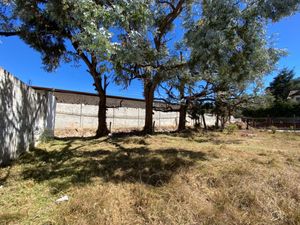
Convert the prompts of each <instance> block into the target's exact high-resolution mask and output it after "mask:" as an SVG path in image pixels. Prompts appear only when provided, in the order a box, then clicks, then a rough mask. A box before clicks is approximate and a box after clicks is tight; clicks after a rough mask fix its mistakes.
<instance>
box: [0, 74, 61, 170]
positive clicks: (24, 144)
mask: <svg viewBox="0 0 300 225" xmlns="http://www.w3.org/2000/svg"><path fill="white" fill-rule="evenodd" d="M54 120H55V98H54V96H52V95H51V94H46V95H41V94H38V93H36V92H35V91H34V90H33V89H32V88H30V87H28V86H27V85H25V84H24V83H22V82H21V81H20V80H18V79H16V78H15V77H13V76H12V75H11V74H10V73H8V72H6V71H5V70H3V69H2V68H0V165H5V164H7V163H9V161H10V160H12V159H15V158H17V157H18V156H19V155H20V154H21V153H22V152H24V151H26V150H28V148H29V147H30V146H31V145H34V143H36V142H37V141H38V140H39V138H40V136H41V135H42V134H43V133H44V131H45V130H48V134H49V135H51V133H53V130H54Z"/></svg>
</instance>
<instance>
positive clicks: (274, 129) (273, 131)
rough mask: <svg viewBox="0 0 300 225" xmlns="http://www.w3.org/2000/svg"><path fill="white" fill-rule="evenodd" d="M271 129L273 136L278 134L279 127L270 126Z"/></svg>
mask: <svg viewBox="0 0 300 225" xmlns="http://www.w3.org/2000/svg"><path fill="white" fill-rule="evenodd" d="M269 129H270V130H271V132H272V134H275V133H276V130H277V127H275V126H270V127H269Z"/></svg>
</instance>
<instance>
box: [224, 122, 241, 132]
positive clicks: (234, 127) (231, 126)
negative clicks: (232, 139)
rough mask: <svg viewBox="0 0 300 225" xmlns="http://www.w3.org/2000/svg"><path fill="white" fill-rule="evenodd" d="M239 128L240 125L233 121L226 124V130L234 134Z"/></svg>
mask: <svg viewBox="0 0 300 225" xmlns="http://www.w3.org/2000/svg"><path fill="white" fill-rule="evenodd" d="M238 129H239V128H238V126H237V125H236V124H233V123H231V124H228V125H227V126H225V128H224V132H225V133H226V134H232V133H234V132H235V131H237V130H238Z"/></svg>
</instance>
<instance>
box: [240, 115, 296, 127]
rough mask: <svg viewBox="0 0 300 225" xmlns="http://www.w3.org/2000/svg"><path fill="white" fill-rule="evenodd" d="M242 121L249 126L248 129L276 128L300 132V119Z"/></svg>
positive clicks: (278, 118) (283, 118) (254, 119)
mask: <svg viewBox="0 0 300 225" xmlns="http://www.w3.org/2000/svg"><path fill="white" fill-rule="evenodd" d="M242 121H243V122H244V123H246V124H247V129H249V127H254V128H265V129H268V128H270V127H276V128H278V129H280V130H300V117H261V118H252V117H244V118H242Z"/></svg>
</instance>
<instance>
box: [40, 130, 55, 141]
mask: <svg viewBox="0 0 300 225" xmlns="http://www.w3.org/2000/svg"><path fill="white" fill-rule="evenodd" d="M51 140H53V131H51V130H45V131H44V132H43V133H42V134H41V136H40V137H39V141H40V142H41V143H47V142H49V141H51Z"/></svg>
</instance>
